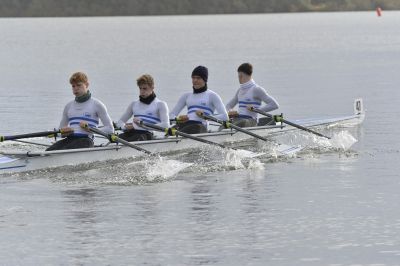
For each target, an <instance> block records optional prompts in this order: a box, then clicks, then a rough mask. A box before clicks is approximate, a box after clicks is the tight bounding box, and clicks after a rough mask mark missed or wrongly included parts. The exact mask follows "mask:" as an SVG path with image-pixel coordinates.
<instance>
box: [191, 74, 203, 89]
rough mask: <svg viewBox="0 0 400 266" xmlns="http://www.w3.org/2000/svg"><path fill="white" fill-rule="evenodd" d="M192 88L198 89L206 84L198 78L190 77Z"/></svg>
mask: <svg viewBox="0 0 400 266" xmlns="http://www.w3.org/2000/svg"><path fill="white" fill-rule="evenodd" d="M192 84H193V88H195V89H196V90H197V89H200V88H203V87H204V86H205V85H206V82H205V81H204V80H203V79H202V78H201V77H200V76H192Z"/></svg>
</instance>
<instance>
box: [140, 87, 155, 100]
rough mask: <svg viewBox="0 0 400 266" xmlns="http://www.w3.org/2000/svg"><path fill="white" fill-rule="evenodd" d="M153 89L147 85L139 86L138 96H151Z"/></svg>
mask: <svg viewBox="0 0 400 266" xmlns="http://www.w3.org/2000/svg"><path fill="white" fill-rule="evenodd" d="M153 91H154V87H153V86H150V85H149V84H141V85H140V86H139V95H140V96H141V97H143V98H147V97H149V96H150V95H151V94H153Z"/></svg>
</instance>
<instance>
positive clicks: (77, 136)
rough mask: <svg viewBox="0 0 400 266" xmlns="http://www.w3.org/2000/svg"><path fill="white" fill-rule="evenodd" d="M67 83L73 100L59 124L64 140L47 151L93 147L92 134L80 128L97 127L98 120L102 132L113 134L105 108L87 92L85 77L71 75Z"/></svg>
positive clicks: (79, 73) (77, 73)
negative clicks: (69, 85)
mask: <svg viewBox="0 0 400 266" xmlns="http://www.w3.org/2000/svg"><path fill="white" fill-rule="evenodd" d="M69 82H70V84H71V87H72V93H73V94H74V95H75V99H74V100H73V101H71V102H69V103H68V104H67V105H66V106H65V108H64V112H63V115H62V119H61V122H60V129H61V131H62V132H63V136H64V137H66V138H64V139H62V140H60V141H57V142H56V143H54V144H53V145H52V146H50V147H49V148H47V151H50V150H63V149H78V148H91V147H93V134H92V133H90V132H89V131H87V130H84V129H82V127H81V126H85V125H87V126H89V127H97V126H98V125H99V120H101V122H102V123H103V125H104V127H102V129H101V130H102V131H104V132H106V133H109V134H111V133H114V127H113V125H112V120H111V118H110V116H109V115H108V113H107V108H106V106H105V105H104V104H103V103H102V102H101V101H100V100H98V99H96V98H93V97H92V94H91V93H90V91H89V80H88V77H87V75H86V74H85V73H83V72H76V73H74V74H72V76H71V78H70V79H69Z"/></svg>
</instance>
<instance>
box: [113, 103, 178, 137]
mask: <svg viewBox="0 0 400 266" xmlns="http://www.w3.org/2000/svg"><path fill="white" fill-rule="evenodd" d="M168 112H169V111H168V105H167V103H166V102H164V101H160V100H159V99H157V98H155V99H154V100H153V101H152V102H151V103H150V104H145V103H142V102H141V101H140V100H137V101H133V102H132V103H130V104H129V106H128V108H126V111H125V113H124V114H123V115H122V116H121V118H120V119H119V120H118V122H117V125H118V127H121V128H122V129H126V128H125V123H126V122H127V121H128V120H129V119H130V118H131V117H132V116H133V117H136V118H139V119H140V120H142V121H143V122H146V123H149V124H155V125H157V126H161V127H169V126H170V123H169V114H168ZM133 127H134V128H135V129H137V130H146V131H151V130H149V129H147V128H143V127H140V126H138V125H137V124H135V123H133Z"/></svg>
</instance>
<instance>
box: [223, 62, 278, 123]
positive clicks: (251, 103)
mask: <svg viewBox="0 0 400 266" xmlns="http://www.w3.org/2000/svg"><path fill="white" fill-rule="evenodd" d="M237 71H238V77H239V83H240V88H239V89H238V90H237V92H236V94H235V96H234V97H233V98H232V99H231V100H230V101H229V102H228V103H227V104H226V106H225V107H226V110H229V112H228V113H229V117H231V118H232V123H233V124H235V125H237V126H239V127H253V126H256V125H257V113H255V112H252V111H250V110H249V108H250V107H254V108H258V109H260V110H263V111H265V112H270V111H273V110H276V109H278V107H279V105H278V103H277V101H276V100H275V99H274V98H273V97H271V96H270V95H268V94H267V92H266V91H265V89H264V88H262V87H260V86H259V85H258V84H256V83H255V82H254V80H253V79H252V74H253V66H252V65H251V64H250V63H243V64H241V65H240V66H239V68H238V70H237ZM262 102H264V103H265V105H263V106H262V105H261V104H262ZM238 103H239V111H235V110H233V108H234V107H235V105H236V104H238ZM260 120H261V119H260ZM260 122H261V121H260ZM269 123H271V124H275V121H273V120H272V119H271V120H270V121H265V122H264V123H263V124H264V125H265V124H269ZM263 124H261V123H259V125H263Z"/></svg>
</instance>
